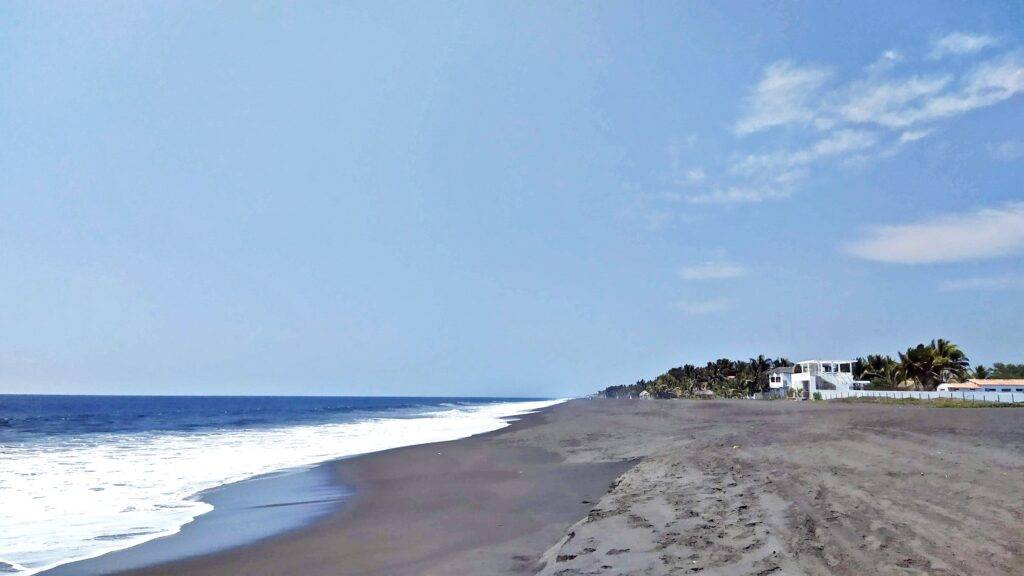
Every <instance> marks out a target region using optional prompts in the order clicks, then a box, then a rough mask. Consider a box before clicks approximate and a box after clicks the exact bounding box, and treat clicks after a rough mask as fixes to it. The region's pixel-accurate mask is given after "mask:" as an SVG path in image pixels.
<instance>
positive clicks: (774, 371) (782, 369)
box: [771, 366, 793, 374]
mask: <svg viewBox="0 0 1024 576" xmlns="http://www.w3.org/2000/svg"><path fill="white" fill-rule="evenodd" d="M792 373H793V367H792V366H779V367H778V368H772V370H771V374H792Z"/></svg>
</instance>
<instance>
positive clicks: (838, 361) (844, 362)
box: [797, 360, 853, 364]
mask: <svg viewBox="0 0 1024 576" xmlns="http://www.w3.org/2000/svg"><path fill="white" fill-rule="evenodd" d="M811 363H817V364H852V363H853V360H801V361H799V362H797V364H811Z"/></svg>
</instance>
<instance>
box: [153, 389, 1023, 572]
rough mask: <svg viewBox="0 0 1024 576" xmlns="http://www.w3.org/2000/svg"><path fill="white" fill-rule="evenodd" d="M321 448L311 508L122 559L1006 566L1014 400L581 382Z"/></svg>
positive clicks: (404, 566) (398, 566)
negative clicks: (634, 392) (572, 392)
mask: <svg viewBox="0 0 1024 576" xmlns="http://www.w3.org/2000/svg"><path fill="white" fill-rule="evenodd" d="M332 466H333V467H334V468H335V470H336V473H337V475H338V478H339V480H340V481H341V482H343V483H346V484H348V485H350V486H352V487H354V488H355V490H356V496H355V497H353V498H352V499H351V500H350V501H349V502H348V503H347V504H345V505H344V506H342V508H341V509H340V510H338V511H337V512H335V513H333V514H331V515H329V516H328V517H327V518H326V519H325V520H322V521H319V522H316V523H314V524H313V525H311V526H309V527H307V528H304V529H301V530H298V531H295V532H291V533H288V534H285V535H282V536H278V537H274V538H271V539H268V540H265V541H262V542H260V543H257V544H255V545H252V546H246V547H242V548H237V549H233V550H228V551H225V552H220V553H216V554H212V555H208V556H203V557H200V558H195V559H192V560H186V561H181V562H177V563H171V564H165V565H160V566H157V567H154V568H150V569H144V570H141V571H137V572H133V574H146V575H151V574H182V575H185V574H187V575H196V576H202V575H211V576H212V575H217V576H230V575H261V574H266V575H270V574H274V575H286V574H287V575H291V574H295V575H308V576H319V575H335V574H341V575H348V574H360V575H362V574H374V575H389V576H401V575H406V574H416V575H428V574H429V575H490V574H530V573H535V572H538V571H539V572H540V573H541V574H545V575H560V576H569V575H585V574H586V575H597V574H601V575H605V574H607V575H627V574H628V575H633V574H649V575H655V574H701V576H705V575H712V574H713V575H730V576H731V575H747V574H750V575H759V576H764V575H769V574H778V575H782V574H785V575H791V574H815V575H816V574H848V575H868V574H885V575H890V574H892V575H897V574H898V575H910V574H962V575H965V576H967V575H971V576H986V575H996V574H999V575H1002V574H1024V410H1022V409H1015V408H985V409H942V408H928V407H918V406H885V405H870V404H843V403H825V402H816V403H797V402H787V401H778V402H756V401H732V402H724V401H723V402H719V401H704V402H685V401H604V400H594V401H587V400H580V401H573V402H570V403H567V404H563V405H559V406H556V407H554V408H551V409H549V410H546V411H544V412H542V413H540V414H536V415H532V416H528V417H526V418H524V419H523V420H522V421H520V422H517V423H515V424H513V425H512V426H511V427H509V428H506V429H504V430H501V431H498V432H494V433H490V434H485V435H481V436H476V437H473V438H468V439H465V440H458V441H454V442H445V443H440V444H430V445H422V446H414V447H410V448H402V449H398V450H392V451H388V452H382V453H378V454H371V455H367V456H364V457H359V458H354V459H351V460H345V461H340V462H338V463H335V464H332ZM609 483H611V486H610V485H609Z"/></svg>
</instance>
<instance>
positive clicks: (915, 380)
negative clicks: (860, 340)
mask: <svg viewBox="0 0 1024 576" xmlns="http://www.w3.org/2000/svg"><path fill="white" fill-rule="evenodd" d="M898 356H899V360H893V359H892V357H890V356H882V355H880V354H871V355H868V357H867V358H866V359H865V358H857V360H856V361H854V363H853V377H854V379H856V380H868V381H870V382H871V384H870V386H869V388H871V389H874V390H895V389H897V388H913V389H917V390H935V388H936V387H938V385H939V384H942V383H943V382H963V381H965V380H967V379H968V378H971V377H973V375H972V374H971V373H970V372H969V370H968V368H970V362H969V361H968V359H967V355H966V354H964V353H963V351H962V350H960V347H959V346H957V345H956V344H953V343H952V342H950V341H949V340H943V339H942V338H939V339H938V340H932V341H931V343H930V344H918V345H917V346H913V347H911V348H907V350H906V352H899V353H898Z"/></svg>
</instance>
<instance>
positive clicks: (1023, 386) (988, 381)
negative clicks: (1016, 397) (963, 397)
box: [967, 378, 1024, 392]
mask: <svg viewBox="0 0 1024 576" xmlns="http://www.w3.org/2000/svg"><path fill="white" fill-rule="evenodd" d="M967 382H969V383H971V384H974V385H975V386H977V391H978V392H1024V378H984V379H981V378H977V379H972V380H968V381H967Z"/></svg>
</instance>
